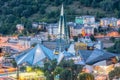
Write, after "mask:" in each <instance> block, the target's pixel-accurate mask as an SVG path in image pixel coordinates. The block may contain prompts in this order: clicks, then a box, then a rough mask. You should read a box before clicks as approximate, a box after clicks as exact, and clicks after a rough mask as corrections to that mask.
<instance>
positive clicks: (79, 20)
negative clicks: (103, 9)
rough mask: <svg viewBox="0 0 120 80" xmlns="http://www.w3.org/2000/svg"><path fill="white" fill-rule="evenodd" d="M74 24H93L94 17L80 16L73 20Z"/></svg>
mask: <svg viewBox="0 0 120 80" xmlns="http://www.w3.org/2000/svg"><path fill="white" fill-rule="evenodd" d="M75 23H77V24H94V23H95V17H94V16H80V17H76V18H75Z"/></svg>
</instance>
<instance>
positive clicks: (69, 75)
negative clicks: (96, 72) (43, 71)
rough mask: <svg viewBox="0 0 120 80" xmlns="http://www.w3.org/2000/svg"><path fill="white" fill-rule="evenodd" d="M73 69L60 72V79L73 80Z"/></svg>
mask: <svg viewBox="0 0 120 80" xmlns="http://www.w3.org/2000/svg"><path fill="white" fill-rule="evenodd" d="M71 78H72V73H71V70H68V69H65V70H63V71H62V72H61V73H60V80H72V79H71Z"/></svg>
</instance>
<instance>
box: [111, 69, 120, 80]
mask: <svg viewBox="0 0 120 80" xmlns="http://www.w3.org/2000/svg"><path fill="white" fill-rule="evenodd" d="M109 78H110V80H113V78H116V79H118V78H120V67H115V68H114V70H112V71H111V72H109Z"/></svg>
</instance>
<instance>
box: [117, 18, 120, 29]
mask: <svg viewBox="0 0 120 80" xmlns="http://www.w3.org/2000/svg"><path fill="white" fill-rule="evenodd" d="M117 26H118V27H119V26H120V19H118V20H117Z"/></svg>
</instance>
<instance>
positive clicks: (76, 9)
mask: <svg viewBox="0 0 120 80" xmlns="http://www.w3.org/2000/svg"><path fill="white" fill-rule="evenodd" d="M62 3H64V7H65V12H66V13H65V14H66V18H67V21H74V18H75V16H80V15H94V16H96V18H97V20H99V18H101V17H106V16H107V17H111V16H112V17H117V18H119V17H120V0H0V27H1V28H0V33H2V34H13V33H14V32H15V31H16V24H19V23H21V24H24V25H25V27H26V28H27V30H28V31H29V30H30V29H31V23H32V22H40V21H44V22H48V23H49V22H57V21H58V19H59V13H60V7H61V4H62Z"/></svg>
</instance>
